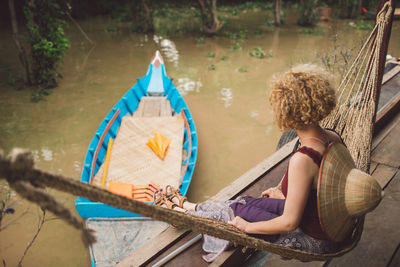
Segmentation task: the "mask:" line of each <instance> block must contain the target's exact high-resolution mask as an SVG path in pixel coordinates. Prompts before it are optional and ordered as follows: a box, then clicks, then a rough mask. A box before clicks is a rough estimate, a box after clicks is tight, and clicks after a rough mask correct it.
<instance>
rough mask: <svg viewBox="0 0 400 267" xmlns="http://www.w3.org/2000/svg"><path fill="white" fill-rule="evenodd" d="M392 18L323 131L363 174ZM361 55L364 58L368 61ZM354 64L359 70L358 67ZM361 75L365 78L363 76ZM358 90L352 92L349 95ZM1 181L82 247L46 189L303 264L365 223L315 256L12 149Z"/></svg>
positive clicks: (0, 163)
mask: <svg viewBox="0 0 400 267" xmlns="http://www.w3.org/2000/svg"><path fill="white" fill-rule="evenodd" d="M391 14H392V6H391V4H390V1H389V2H386V4H385V5H384V7H383V8H382V10H381V11H380V12H379V13H378V15H377V22H376V25H375V28H374V29H373V30H372V33H371V35H370V36H369V38H368V40H367V41H366V43H365V44H364V46H363V47H362V49H361V50H360V52H359V54H358V55H357V57H356V59H355V61H354V62H353V64H352V66H351V68H350V70H349V72H348V73H347V75H346V76H345V78H344V80H343V81H342V83H341V84H340V86H339V88H338V90H339V91H340V94H339V99H338V103H340V104H338V107H337V108H336V110H335V111H334V112H333V113H332V115H331V116H330V117H329V118H327V119H326V120H325V121H324V126H326V127H329V128H335V129H336V131H337V132H339V133H340V134H341V135H342V137H343V139H344V141H345V143H346V144H347V146H348V148H349V150H350V152H351V153H352V156H353V158H354V159H355V162H356V164H357V166H358V167H359V168H360V169H362V170H366V169H368V165H369V162H370V146H371V140H372V127H373V121H372V120H373V119H374V116H375V109H376V108H375V106H376V105H375V96H376V94H377V90H376V88H377V76H378V75H377V73H378V65H379V64H378V62H379V51H380V48H381V46H382V43H383V33H384V30H385V28H386V27H387V25H388V21H389V20H390V16H391ZM363 53H366V55H365V54H363ZM368 55H369V56H368ZM367 59H368V61H367ZM358 64H362V67H360V66H359V65H358ZM362 71H363V72H364V73H363V74H362V75H361V72H362ZM349 84H352V85H351V87H350V89H349V90H347V91H346V90H345V89H346V88H347V86H348V85H349ZM356 86H357V90H356V92H355V93H351V92H353V90H354V88H355V87H356ZM357 113H359V114H357ZM366 125H368V126H369V127H368V129H365V126H366ZM354 137H357V138H354ZM0 178H1V179H6V180H7V182H8V183H9V185H10V187H11V188H12V189H14V190H15V191H16V192H17V193H18V194H20V195H21V196H22V197H24V198H26V199H27V200H29V201H31V202H35V203H37V204H38V205H39V206H40V207H42V208H43V209H47V210H49V211H51V212H53V213H54V214H55V215H56V216H59V217H60V218H62V219H63V220H65V221H66V222H68V223H69V224H71V225H72V226H74V227H75V228H77V229H79V230H81V231H82V234H83V240H84V242H85V243H86V244H91V243H93V242H94V241H95V238H94V235H93V233H92V232H91V231H89V230H87V229H86V228H85V226H84V223H83V222H82V221H81V220H80V219H78V218H76V217H75V216H73V215H72V214H71V212H70V211H69V210H68V209H66V208H65V207H64V206H63V205H62V204H61V203H59V202H58V201H57V200H55V199H54V198H53V197H52V196H50V195H49V194H47V193H46V192H45V191H44V189H43V188H44V187H50V188H54V189H57V190H60V191H63V192H66V193H70V194H74V195H77V196H81V197H85V198H88V199H90V200H92V201H95V202H102V203H105V204H108V205H111V206H113V207H116V208H120V209H124V210H127V211H131V212H135V213H139V214H142V215H143V216H146V217H151V218H153V219H156V220H161V221H165V222H167V223H170V224H174V225H177V226H178V227H184V228H186V229H191V230H192V231H194V232H198V233H203V234H208V235H211V236H215V237H218V238H222V239H225V240H229V241H231V242H232V243H233V244H235V245H242V246H244V247H245V248H254V249H257V250H263V251H269V252H271V253H275V254H279V255H281V256H283V257H286V258H294V259H298V260H301V261H325V260H328V259H331V258H333V257H338V256H341V255H343V254H345V253H347V252H349V251H350V250H352V249H353V248H354V247H355V246H356V245H357V243H358V241H359V240H360V238H361V233H362V228H363V223H364V220H363V217H361V218H360V219H359V220H358V225H357V227H356V228H355V229H354V231H353V233H352V235H351V236H350V237H349V238H348V240H346V242H345V243H344V246H343V249H342V250H340V251H338V252H336V253H330V254H315V253H309V252H304V251H300V250H295V249H291V248H287V247H283V246H281V245H278V244H274V243H270V242H267V241H264V240H262V239H258V238H254V237H251V236H249V235H247V234H245V233H244V232H241V231H240V230H238V229H237V228H236V227H234V226H232V225H230V224H228V223H224V222H221V221H215V220H211V219H207V218H202V217H198V216H194V215H191V214H186V213H182V212H177V211H174V210H170V209H165V208H161V207H158V206H154V205H150V204H147V203H144V202H140V201H136V200H132V199H128V198H125V197H122V196H120V195H116V194H113V193H110V192H108V191H106V190H104V189H102V188H100V187H96V186H93V185H90V184H86V183H81V182H79V181H77V180H76V179H74V178H71V177H65V176H62V175H55V174H50V173H47V172H44V171H42V170H38V169H35V168H34V162H33V159H32V155H31V154H30V153H29V152H27V151H24V150H21V149H14V150H13V151H11V153H10V154H9V155H8V156H7V157H6V156H5V155H4V154H3V153H2V152H1V151H0Z"/></svg>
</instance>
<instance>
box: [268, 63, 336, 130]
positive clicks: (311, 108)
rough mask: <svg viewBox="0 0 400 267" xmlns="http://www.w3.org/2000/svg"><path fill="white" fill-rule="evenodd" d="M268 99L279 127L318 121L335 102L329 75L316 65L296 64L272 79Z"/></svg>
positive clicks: (289, 127) (317, 122)
mask: <svg viewBox="0 0 400 267" xmlns="http://www.w3.org/2000/svg"><path fill="white" fill-rule="evenodd" d="M269 101H270V103H271V106H272V109H273V110H274V112H275V116H276V120H277V123H278V126H279V128H280V129H282V130H288V129H302V128H304V127H307V126H310V125H318V124H319V122H320V121H321V120H322V119H324V118H325V117H326V116H328V115H329V113H330V112H331V111H332V110H333V109H334V107H335V105H336V97H335V89H334V84H333V79H332V76H331V75H330V74H329V73H328V72H326V71H325V70H324V69H323V68H321V67H319V66H317V65H313V64H303V65H298V66H296V67H294V68H292V69H290V70H289V71H287V72H285V73H284V74H282V75H281V76H280V77H278V78H275V79H274V80H273V82H272V84H271V94H270V96H269Z"/></svg>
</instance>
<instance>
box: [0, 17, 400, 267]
mask: <svg viewBox="0 0 400 267" xmlns="http://www.w3.org/2000/svg"><path fill="white" fill-rule="evenodd" d="M262 16H263V14H262V13H260V12H254V13H252V12H249V13H247V14H243V15H241V17H240V20H239V19H238V21H237V22H236V24H235V23H231V24H230V27H231V28H232V31H233V30H235V26H236V30H238V29H247V30H248V32H247V38H246V39H237V40H230V39H229V38H227V37H223V36H220V37H217V38H205V41H204V43H202V44H198V43H197V42H196V38H198V37H200V35H197V36H193V35H179V36H164V35H145V34H136V33H131V32H130V31H129V27H127V26H124V25H123V24H117V23H116V22H114V21H111V20H109V19H106V18H102V17H99V18H93V19H90V20H86V21H80V24H81V25H82V27H83V28H84V29H85V31H86V32H87V34H88V35H89V36H90V38H91V39H92V40H93V41H94V42H95V43H96V44H95V46H93V47H92V46H90V45H89V44H88V43H87V42H86V40H85V39H84V38H83V36H82V35H81V34H80V33H79V31H78V30H77V29H76V28H75V27H74V26H73V25H71V26H70V28H69V30H68V31H67V36H68V37H69V38H70V40H71V48H70V50H69V51H68V53H67V55H66V57H65V59H64V62H63V64H62V65H61V73H62V75H63V78H62V79H60V82H59V86H58V87H57V88H56V89H54V90H53V93H52V94H51V95H50V96H48V97H46V98H45V100H44V101H40V102H38V103H32V102H30V96H31V91H30V90H29V89H25V90H16V89H15V88H14V87H15V86H14V85H13V84H14V80H15V79H14V78H15V72H16V70H18V69H19V68H20V67H19V63H18V61H17V55H16V50H15V47H14V44H13V42H12V39H11V34H10V30H9V28H6V27H2V28H1V29H0V40H1V41H0V77H1V83H0V114H1V116H0V148H2V149H3V150H4V151H6V152H8V151H10V149H11V148H13V147H23V148H27V149H29V150H30V151H32V153H33V155H34V158H35V162H36V166H37V167H38V168H40V169H43V170H46V171H49V172H52V173H57V174H63V175H66V176H69V177H73V178H74V179H77V180H78V179H79V178H80V173H81V169H82V162H83V159H84V157H85V153H86V149H87V146H88V144H89V142H90V140H91V139H92V137H93V134H94V132H95V130H96V129H97V127H98V125H99V124H100V122H101V121H102V119H103V118H104V116H105V115H106V114H107V113H108V111H109V110H110V108H111V107H112V106H113V105H114V104H115V103H116V102H117V101H118V99H119V98H120V97H121V96H122V95H123V94H124V93H125V92H126V91H127V90H128V89H129V88H130V87H131V86H132V85H133V84H134V83H135V81H136V78H137V77H141V76H143V75H145V72H146V70H147V66H148V64H149V62H150V60H151V58H152V56H153V54H154V52H155V51H156V50H160V51H161V53H162V55H163V57H164V60H165V62H166V63H165V64H166V70H167V74H168V75H169V76H170V77H172V78H173V79H174V83H175V85H176V86H177V87H178V89H179V90H180V92H181V93H182V94H183V96H184V98H185V100H186V102H187V104H188V106H189V108H190V110H191V112H192V116H193V118H194V121H195V124H196V127H197V131H198V139H199V148H198V151H199V154H198V161H197V165H196V169H195V173H194V177H193V182H192V184H191V186H190V189H189V192H188V197H189V200H191V201H203V200H206V199H207V198H209V197H210V196H213V195H215V194H216V193H217V192H218V191H219V190H221V189H222V188H223V187H225V186H227V185H229V184H230V183H231V182H232V181H234V179H236V178H238V177H239V176H240V175H242V174H244V173H245V172H246V171H247V170H249V169H251V168H252V167H253V166H255V165H256V164H257V163H259V162H261V161H262V160H263V159H264V158H266V157H267V156H269V155H270V154H272V153H273V152H274V151H275V148H276V144H277V142H278V140H279V137H280V135H281V132H280V131H279V129H278V128H277V127H276V126H275V124H274V119H273V114H272V112H271V110H270V108H269V103H268V94H269V89H268V86H267V84H268V82H269V81H270V80H271V78H272V76H273V74H274V73H276V72H280V71H284V70H286V69H287V68H289V67H290V66H291V65H294V64H298V63H305V62H316V63H320V62H321V58H322V57H326V58H328V57H331V56H332V55H337V56H338V57H340V51H349V50H351V49H353V50H352V54H353V55H354V54H355V53H356V52H355V51H356V50H357V49H358V48H359V47H360V43H361V41H362V40H363V38H365V36H366V35H367V34H368V31H362V30H357V29H356V28H355V27H352V26H349V23H351V22H350V21H331V22H322V23H320V24H319V26H318V27H319V29H320V30H321V31H323V32H324V33H323V34H304V33H301V32H300V29H301V28H300V27H298V26H297V25H295V23H294V22H291V21H290V18H288V23H287V24H286V25H284V26H282V27H280V28H275V27H271V26H265V25H263V24H262V23H261V24H260V21H262V19H263V18H262ZM239 21H240V23H242V24H240V25H239V24H237V23H239ZM232 25H233V26H232ZM238 25H239V26H238ZM110 26H112V27H115V26H117V27H119V30H118V31H110V30H108V31H107V30H106V29H110ZM256 30H258V32H257V34H256V33H255V31H256ZM335 35H337V40H338V41H337V42H336V43H334V42H333V41H332V40H333V39H334V36H335ZM235 43H239V44H240V46H241V49H239V50H234V49H232V48H230V46H231V45H233V44H235ZM399 43H400V26H399V22H398V21H395V22H394V23H393V30H392V36H391V42H390V44H389V51H388V53H389V54H391V55H393V56H400V46H399V45H398V44H399ZM256 47H261V48H262V49H263V50H264V51H265V52H266V54H270V55H271V56H270V57H267V58H264V59H259V58H256V57H251V56H250V55H249V51H251V50H253V49H254V48H256ZM212 53H214V55H215V56H214V57H211V56H208V55H211V54H212ZM339 64H340V63H338V64H337V65H338V66H339ZM341 68H342V67H339V68H338V70H337V71H338V73H337V76H338V77H339V76H340V74H339V73H340V69H341ZM0 187H1V197H2V198H3V199H4V198H5V196H6V194H7V192H9V190H8V186H7V185H6V183H5V182H4V181H0ZM52 193H53V195H54V196H56V197H57V198H58V199H59V201H61V202H62V203H63V204H64V205H66V206H67V207H68V208H69V209H71V210H72V211H73V212H74V213H75V214H76V212H75V209H74V204H73V201H74V197H72V196H69V195H66V194H63V193H60V192H55V191H54V192H52ZM10 194H11V196H10V200H9V201H8V202H7V205H10V204H11V203H12V207H13V208H14V209H15V211H16V212H15V214H12V215H9V214H7V215H6V216H5V217H4V219H3V222H2V227H5V226H7V227H6V228H5V229H3V230H2V231H1V232H0V259H1V260H3V259H4V260H5V262H6V264H7V266H15V265H16V264H17V262H18V260H19V258H20V257H21V255H22V254H23V251H24V249H25V247H26V245H27V243H28V242H29V241H30V240H31V239H32V236H33V235H34V233H35V231H36V229H37V225H38V215H40V214H41V212H40V209H39V208H37V207H36V206H35V205H31V204H28V203H26V202H25V201H22V200H20V198H19V197H18V196H16V195H15V193H13V192H11V193H10ZM46 220H47V221H46V222H45V224H44V226H43V229H42V231H41V232H40V234H39V236H38V238H37V240H36V241H35V242H34V244H33V246H32V247H31V249H30V251H29V252H28V254H27V256H26V258H25V259H24V262H23V263H24V264H23V265H24V266H90V257H89V252H88V249H87V248H86V247H85V246H84V245H83V243H82V241H81V237H80V233H79V232H78V231H77V230H75V229H74V228H72V227H71V226H68V225H66V224H65V223H64V222H62V221H61V220H59V219H56V218H54V216H53V215H52V214H47V215H46Z"/></svg>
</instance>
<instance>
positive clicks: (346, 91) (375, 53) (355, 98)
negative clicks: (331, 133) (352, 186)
mask: <svg viewBox="0 0 400 267" xmlns="http://www.w3.org/2000/svg"><path fill="white" fill-rule="evenodd" d="M391 14H392V6H391V4H390V1H389V2H386V3H385V5H384V6H383V7H382V9H381V10H380V11H379V13H378V14H377V19H376V24H375V27H374V29H373V30H372V32H371V34H370V35H369V36H368V38H367V40H366V41H365V43H364V44H363V46H362V48H361V49H360V51H359V53H358V55H357V56H356V58H355V59H354V61H353V63H352V65H351V67H350V68H349V71H348V72H347V74H346V75H345V77H344V78H343V80H342V82H341V83H340V85H339V87H338V89H337V91H338V99H337V102H338V105H337V106H336V108H335V110H333V111H332V114H331V115H330V116H329V117H327V118H326V119H325V120H324V121H323V122H322V125H323V126H324V127H326V128H331V129H335V130H336V132H338V133H340V135H341V137H342V138H343V140H344V142H345V143H346V146H347V147H348V149H349V150H350V153H351V155H352V157H353V159H354V161H355V163H356V166H357V168H359V169H361V170H363V171H366V172H368V170H369V164H370V155H371V141H372V131H373V125H374V122H373V119H374V118H375V113H376V95H377V90H378V86H377V85H378V70H379V60H380V57H379V55H380V51H381V49H382V45H383V36H384V32H385V30H386V29H387V27H388V23H389V21H390V15H391Z"/></svg>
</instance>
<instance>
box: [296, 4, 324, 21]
mask: <svg viewBox="0 0 400 267" xmlns="http://www.w3.org/2000/svg"><path fill="white" fill-rule="evenodd" d="M316 6H317V4H316V2H315V0H302V3H301V6H300V14H299V18H298V20H297V23H298V24H299V25H301V26H314V25H316V24H317V23H318V21H319V17H320V15H319V13H318V12H317V11H316Z"/></svg>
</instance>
